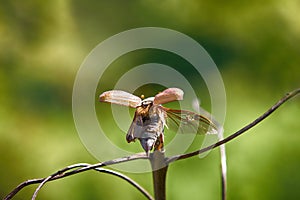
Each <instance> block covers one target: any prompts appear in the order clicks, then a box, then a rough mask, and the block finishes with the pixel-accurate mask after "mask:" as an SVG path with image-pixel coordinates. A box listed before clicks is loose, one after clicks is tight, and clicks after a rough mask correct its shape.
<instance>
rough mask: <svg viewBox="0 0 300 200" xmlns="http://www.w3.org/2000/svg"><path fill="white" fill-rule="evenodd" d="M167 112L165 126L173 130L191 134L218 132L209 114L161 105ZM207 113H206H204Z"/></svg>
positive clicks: (215, 123)
mask: <svg viewBox="0 0 300 200" xmlns="http://www.w3.org/2000/svg"><path fill="white" fill-rule="evenodd" d="M162 109H163V110H164V111H165V112H166V114H167V126H168V128H169V129H171V130H172V131H174V132H178V133H192V134H202V135H203V134H218V130H219V127H220V126H219V125H218V124H217V122H215V121H214V120H213V119H212V117H211V116H207V117H206V116H203V115H200V114H197V113H194V112H192V111H187V110H174V109H170V108H166V107H163V106H162ZM206 115H207V114H206Z"/></svg>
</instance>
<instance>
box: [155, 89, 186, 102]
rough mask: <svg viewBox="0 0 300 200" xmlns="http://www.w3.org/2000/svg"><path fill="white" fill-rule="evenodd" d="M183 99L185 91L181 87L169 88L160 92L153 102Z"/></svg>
mask: <svg viewBox="0 0 300 200" xmlns="http://www.w3.org/2000/svg"><path fill="white" fill-rule="evenodd" d="M182 99H183V91H182V90H181V89H179V88H168V89H165V90H164V91H162V92H160V93H158V94H157V95H155V97H154V101H153V103H154V104H156V105H159V104H164V103H168V102H171V101H178V100H182Z"/></svg>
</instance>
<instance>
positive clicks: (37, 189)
mask: <svg viewBox="0 0 300 200" xmlns="http://www.w3.org/2000/svg"><path fill="white" fill-rule="evenodd" d="M88 165H89V164H87V163H78V164H74V165H70V166H68V167H66V168H64V169H61V170H59V171H57V172H55V173H54V174H51V175H50V176H48V177H47V178H45V179H44V180H43V181H42V182H41V183H40V184H39V186H38V187H37V188H36V190H35V191H34V194H33V195H32V198H31V200H35V199H36V196H37V194H38V192H39V191H40V190H41V189H42V187H43V186H44V185H45V183H46V182H48V181H49V180H50V179H52V178H54V177H55V176H58V175H60V174H63V173H64V172H66V171H69V170H71V169H74V168H79V167H86V166H88Z"/></svg>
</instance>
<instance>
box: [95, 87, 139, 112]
mask: <svg viewBox="0 0 300 200" xmlns="http://www.w3.org/2000/svg"><path fill="white" fill-rule="evenodd" d="M99 101H100V102H108V103H113V104H118V105H122V106H129V107H131V108H136V107H137V106H138V105H140V104H141V102H142V100H141V98H139V97H137V96H135V95H133V94H130V93H128V92H125V91H122V90H110V91H106V92H103V93H102V94H101V95H100V97H99Z"/></svg>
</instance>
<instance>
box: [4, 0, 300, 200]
mask: <svg viewBox="0 0 300 200" xmlns="http://www.w3.org/2000/svg"><path fill="white" fill-rule="evenodd" d="M144 26H155V27H165V28H170V29H174V30H177V31H180V32H182V33H184V34H187V35H188V36H190V37H192V38H194V39H195V40H197V41H198V42H199V43H200V44H201V45H202V46H203V47H204V48H205V49H206V50H207V51H208V53H209V54H210V55H211V57H212V58H213V60H214V61H215V63H216V64H217V66H218V68H219V70H220V72H221V74H222V76H223V80H224V84H225V87H226V93H227V116H226V121H225V125H224V128H225V135H229V134H231V133H233V132H234V131H236V130H238V129H239V128H241V127H242V126H243V125H245V124H247V123H248V122H250V121H251V120H253V119H255V118H256V117H257V116H258V115H260V114H262V113H263V112H264V111H265V110H266V109H268V108H269V107H270V106H271V105H273V103H275V102H276V101H277V100H278V99H279V98H280V97H281V96H283V95H284V94H285V93H286V92H288V91H290V90H293V89H295V88H297V87H299V86H300V84H299V83H300V79H299V78H300V75H299V74H300V45H299V44H300V2H299V1H294V0H287V1H276V0H268V1H251V3H244V2H242V1H231V2H226V3H223V2H221V1H216V0H214V1H209V2H208V1H196V0H192V1H175V0H173V1H171V0H166V1H150V0H144V1H121V0H119V1H110V2H109V1H96V0H92V1H79V0H73V1H72V0H69V1H67V0H53V1H38V0H28V1H16V0H11V1H7V0H4V1H1V3H0V38H1V39H0V47H1V48H0V66H1V67H0V81H1V83H0V152H1V157H0V162H1V165H0V196H1V197H3V196H4V195H5V194H7V193H8V192H9V191H10V190H12V189H13V188H14V187H15V186H17V185H18V184H19V183H20V182H22V181H24V180H27V179H32V178H38V177H45V176H47V175H49V174H50V173H53V172H55V171H56V170H58V169H61V168H63V167H65V166H67V165H70V164H74V163H78V162H90V163H96V162H98V161H97V160H96V159H95V158H93V157H92V156H91V155H90V154H89V153H88V151H87V150H86V149H85V147H84V146H83V145H82V143H81V141H80V139H79V136H78V134H77V132H76V129H75V126H74V122H73V118H72V107H71V103H72V87H73V82H74V79H75V76H76V73H77V70H78V69H79V66H80V65H81V63H82V62H83V60H84V58H85V57H86V56H87V55H88V53H89V52H90V51H91V50H92V49H93V48H94V47H95V46H96V45H97V44H98V43H100V42H101V41H103V40H105V39H106V38H108V37H110V36H112V35H114V34H117V33H119V32H121V31H124V30H128V29H132V28H137V27H144ZM164 54H165V53H164V52H161V53H160V52H155V53H154V56H153V55H152V54H149V53H148V52H145V53H144V54H143V55H142V56H140V55H138V52H137V54H136V55H134V54H133V55H131V56H130V55H129V58H128V59H127V60H126V59H125V60H124V62H121V61H120V60H117V61H116V63H114V64H115V65H116V66H119V68H122V66H124V65H126V66H128V68H130V67H134V66H136V64H137V63H140V62H144V63H147V62H159V63H164V64H169V65H171V66H172V65H176V63H177V62H176V58H173V57H172V55H164ZM150 55H151V56H150ZM120 59H122V58H120ZM172 59H175V60H172ZM170 60H171V61H170ZM177 65H178V63H177ZM177 67H178V66H177ZM186 73H187V74H189V71H187V72H186ZM191 79H193V76H191ZM102 81H103V82H100V83H99V84H100V85H101V84H103V87H104V88H106V89H109V87H112V86H113V84H114V81H115V80H114V77H112V76H108V77H106V79H104V80H102ZM192 81H194V82H195V83H197V79H194V80H192ZM151 92H154V93H155V92H156V91H151ZM97 95H98V94H97ZM203 98H204V99H205V98H208V97H203ZM96 106H97V104H96ZM299 114H300V104H299V98H296V99H293V100H292V101H291V102H288V103H287V104H286V105H284V106H283V107H282V108H280V109H279V111H276V112H275V114H273V115H272V116H271V117H269V118H268V119H266V120H265V121H264V122H262V123H261V124H260V125H258V126H257V127H255V128H253V129H252V130H250V131H248V132H247V133H246V134H245V135H243V136H241V137H239V138H238V139H236V140H234V141H232V142H230V143H229V144H228V145H227V154H228V184H229V185H228V199H299V197H300V190H299V188H300V172H299V168H300V159H299V156H300V147H299V141H300V136H299V134H300V131H299V129H300V125H299ZM116 137H118V140H119V142H120V143H124V144H125V145H127V144H126V142H125V138H124V135H123V134H118V136H116ZM132 145H133V144H132ZM135 145H136V147H137V148H140V147H139V145H138V144H135ZM138 151H140V149H138ZM127 175H128V176H130V177H132V178H133V179H135V180H136V181H138V182H139V183H140V184H141V185H142V186H144V187H145V188H147V189H148V190H150V191H152V183H151V174H127ZM34 189H35V187H33V186H30V187H28V188H26V189H24V190H23V191H21V192H20V194H18V195H17V196H16V198H15V199H29V198H30V195H32V193H33V191H34ZM219 196H220V176H219V155H218V151H217V150H215V151H213V152H212V153H211V154H209V156H207V157H205V158H204V159H199V158H192V159H189V160H185V161H180V162H177V163H175V164H173V165H171V166H170V168H169V173H168V177H167V197H168V199H220V198H219ZM38 197H39V198H40V199H47V200H50V199H121V198H122V199H142V198H143V196H142V195H141V194H140V193H139V192H137V190H136V189H134V188H133V187H132V186H130V185H128V184H127V183H125V182H124V181H122V180H120V179H118V178H115V177H112V176H110V175H105V174H99V173H96V172H85V173H83V174H80V175H76V176H72V177H69V178H66V179H63V180H59V181H54V182H51V183H48V184H47V185H46V186H45V188H44V189H42V191H41V192H40V194H39V196H38Z"/></svg>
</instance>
